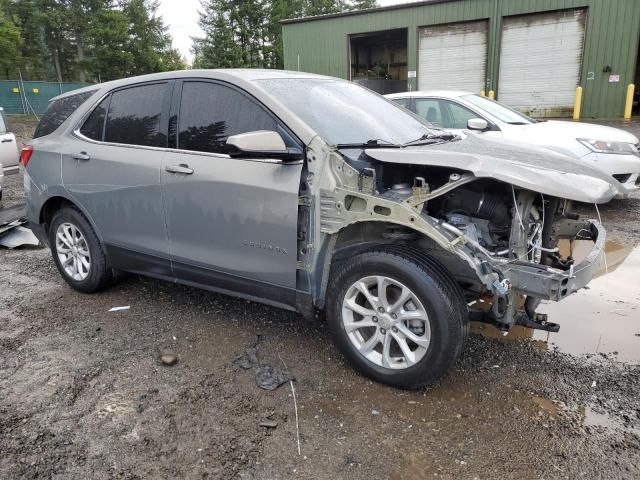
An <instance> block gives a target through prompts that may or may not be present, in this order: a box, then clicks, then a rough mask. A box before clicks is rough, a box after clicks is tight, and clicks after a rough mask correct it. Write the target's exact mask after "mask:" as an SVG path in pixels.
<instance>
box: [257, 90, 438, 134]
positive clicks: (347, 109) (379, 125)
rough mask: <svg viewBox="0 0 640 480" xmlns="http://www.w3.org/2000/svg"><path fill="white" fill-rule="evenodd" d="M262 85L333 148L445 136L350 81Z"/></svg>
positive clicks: (405, 111)
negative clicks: (334, 146)
mask: <svg viewBox="0 0 640 480" xmlns="http://www.w3.org/2000/svg"><path fill="white" fill-rule="evenodd" d="M258 83H259V84H260V86H261V87H262V88H264V89H265V90H266V91H267V92H269V93H270V94H271V95H273V96H274V97H276V98H277V99H278V100H279V101H281V102H282V103H283V104H284V105H285V106H286V107H287V108H289V109H290V110H291V111H292V112H294V113H295V114H296V115H297V116H298V117H300V119H301V120H303V121H304V122H305V123H306V124H307V125H309V126H310V127H311V128H312V129H313V130H315V131H316V132H317V133H318V134H319V135H320V136H321V137H322V138H323V139H324V140H325V141H326V142H327V143H329V144H332V145H346V144H365V143H378V144H379V145H383V144H395V145H398V144H404V143H407V142H412V141H414V140H417V139H419V138H421V137H425V136H439V135H441V134H442V132H440V131H435V130H431V129H429V127H428V126H427V125H426V124H425V123H424V122H423V121H422V120H420V119H419V118H418V117H416V116H415V115H413V114H411V113H410V112H408V111H407V110H405V109H403V108H401V107H398V106H396V105H395V104H394V103H392V102H390V101H389V100H386V99H385V98H383V97H382V96H380V95H378V94H377V93H374V92H372V91H370V90H367V89H366V88H363V87H360V86H358V85H356V84H353V83H350V82H345V81H341V80H331V79H300V78H288V79H268V80H259V81H258Z"/></svg>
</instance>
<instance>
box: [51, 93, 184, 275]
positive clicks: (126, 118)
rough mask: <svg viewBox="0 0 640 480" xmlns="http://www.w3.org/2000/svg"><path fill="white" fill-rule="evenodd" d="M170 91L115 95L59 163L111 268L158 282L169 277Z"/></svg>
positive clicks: (97, 111) (95, 113)
mask: <svg viewBox="0 0 640 480" xmlns="http://www.w3.org/2000/svg"><path fill="white" fill-rule="evenodd" d="M169 86H170V84H168V83H166V82H163V83H154V84H144V85H140V86H134V87H128V88H126V89H122V90H117V91H115V92H113V93H112V94H111V95H109V96H108V97H106V98H105V99H104V100H102V101H101V102H100V104H99V105H98V106H97V107H96V108H95V109H94V110H93V112H92V113H91V115H90V116H89V117H88V118H87V120H86V121H85V123H84V124H83V125H82V127H81V128H80V132H79V135H77V136H76V135H74V136H72V137H70V140H68V141H67V142H66V143H65V145H64V150H63V161H62V175H63V181H64V184H65V187H66V188H67V190H68V191H69V192H70V194H71V195H72V196H73V197H74V198H75V199H76V200H77V202H78V204H79V205H81V206H82V208H83V209H84V211H85V212H86V213H87V214H88V215H89V217H90V219H91V221H93V223H94V225H95V226H96V228H97V230H98V233H99V235H100V236H101V238H102V240H103V242H104V243H105V245H106V247H107V250H108V252H109V256H110V260H111V261H112V263H113V264H114V266H116V267H118V266H120V267H121V268H123V269H126V270H128V271H134V272H140V273H147V274H155V275H159V276H171V275H172V272H171V263H170V260H169V241H168V238H167V231H166V226H165V218H164V209H163V205H162V190H161V186H160V168H161V166H162V158H163V156H164V155H165V154H166V151H165V150H166V146H167V134H166V126H165V124H166V123H167V122H166V116H167V114H168V103H169V100H170V92H169V91H168V90H170V89H169ZM165 99H166V100H167V102H166V108H164V109H163V103H164V102H165ZM163 110H164V111H165V112H166V113H165V114H164V115H163Z"/></svg>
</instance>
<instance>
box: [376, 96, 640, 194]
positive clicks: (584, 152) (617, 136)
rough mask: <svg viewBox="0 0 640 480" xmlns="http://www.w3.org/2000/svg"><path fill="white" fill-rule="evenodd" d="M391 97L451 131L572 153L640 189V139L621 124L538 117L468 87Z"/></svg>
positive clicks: (628, 187)
mask: <svg viewBox="0 0 640 480" xmlns="http://www.w3.org/2000/svg"><path fill="white" fill-rule="evenodd" d="M386 97H387V98H389V99H390V100H393V101H394V102H396V103H398V104H400V105H402V106H403V107H405V108H407V109H409V110H411V111H412V112H414V113H416V114H417V115H418V116H420V117H422V118H424V119H425V120H427V121H428V122H429V123H431V124H432V125H433V126H434V127H438V128H442V129H444V130H448V131H453V132H457V131H461V130H476V131H479V132H482V135H483V136H490V137H494V138H502V139H505V140H509V141H514V142H522V143H529V144H533V145H538V146H542V147H546V148H549V149H552V150H555V151H558V152H561V153H565V154H571V155H573V156H575V157H578V158H580V159H582V160H583V161H585V162H588V163H589V164H590V165H592V166H594V167H597V168H599V169H601V170H603V171H604V172H606V173H608V174H609V175H612V176H613V177H614V178H615V179H616V180H618V182H620V183H621V184H622V185H623V186H624V187H625V189H626V190H627V191H628V192H631V191H634V190H639V189H640V143H639V141H638V138H637V137H636V136H634V135H632V134H631V133H629V132H625V131H624V130H620V129H618V128H612V127H606V126H602V125H594V124H591V123H582V122H571V121H558V120H534V119H532V118H529V117H527V116H526V115H524V114H522V113H520V112H518V111H516V110H513V109H512V108H509V107H507V106H505V105H502V104H501V103H498V102H496V101H494V100H491V99H489V98H487V97H483V96H481V95H477V94H474V93H471V92H462V91H429V92H420V91H417V92H407V93H396V94H391V95H386Z"/></svg>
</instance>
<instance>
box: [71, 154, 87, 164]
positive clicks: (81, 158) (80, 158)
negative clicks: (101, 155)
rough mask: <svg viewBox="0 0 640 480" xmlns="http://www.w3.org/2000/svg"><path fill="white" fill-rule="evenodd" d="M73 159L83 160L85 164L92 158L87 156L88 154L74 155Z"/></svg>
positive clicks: (72, 155)
mask: <svg viewBox="0 0 640 480" xmlns="http://www.w3.org/2000/svg"><path fill="white" fill-rule="evenodd" d="M71 158H73V159H74V160H82V161H83V162H86V161H87V160H91V157H90V156H89V155H87V152H80V153H72V154H71Z"/></svg>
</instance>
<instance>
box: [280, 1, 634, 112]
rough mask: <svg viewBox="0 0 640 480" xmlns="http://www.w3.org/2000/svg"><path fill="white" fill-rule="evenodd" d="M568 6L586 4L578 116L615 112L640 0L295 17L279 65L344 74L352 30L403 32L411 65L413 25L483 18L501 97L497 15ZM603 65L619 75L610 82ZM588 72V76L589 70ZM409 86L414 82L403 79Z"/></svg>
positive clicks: (629, 70) (491, 75)
mask: <svg viewBox="0 0 640 480" xmlns="http://www.w3.org/2000/svg"><path fill="white" fill-rule="evenodd" d="M570 8H587V9H588V13H587V28H586V33H585V35H586V38H585V49H584V56H583V66H582V76H581V77H582V80H581V86H582V87H583V88H584V97H583V98H584V101H583V107H582V114H583V116H584V117H589V118H595V117H600V118H615V117H621V116H622V113H623V109H624V100H625V93H626V87H627V85H628V84H629V83H632V82H634V80H635V79H634V75H635V67H636V61H637V58H638V45H639V44H640V0H457V1H447V2H434V3H433V4H423V5H416V6H410V5H409V6H405V7H403V8H396V9H390V10H381V11H378V12H375V11H373V12H369V13H362V14H357V15H348V16H338V17H329V18H326V19H317V20H312V21H299V22H295V23H285V24H284V25H283V41H284V63H285V68H286V69H288V70H298V66H299V68H300V70H301V71H306V72H313V73H320V74H324V75H331V76H335V77H341V78H348V75H349V59H348V51H349V46H348V42H349V38H348V36H349V35H351V34H356V33H365V32H374V31H379V30H388V29H393V28H407V29H408V40H407V41H408V43H407V45H408V52H407V53H408V64H409V65H408V69H409V70H417V59H418V51H417V49H418V29H419V28H420V27H423V26H428V25H438V24H443V23H452V22H462V21H469V20H479V19H489V44H488V47H489V48H488V53H487V56H488V58H487V84H488V86H489V87H490V88H494V89H495V90H496V92H497V94H498V98H499V96H500V86H499V85H498V84H497V79H498V71H499V70H498V69H499V65H500V37H501V28H502V17H505V16H511V15H523V14H528V13H540V12H545V11H552V10H562V9H570ZM605 65H611V66H612V67H613V72H612V73H614V74H619V75H620V82H619V83H609V74H608V73H605V72H603V68H604V66H605ZM589 72H593V73H594V78H593V80H588V78H589V77H588V73H589ZM409 82H410V88H412V89H415V88H416V79H409Z"/></svg>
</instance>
